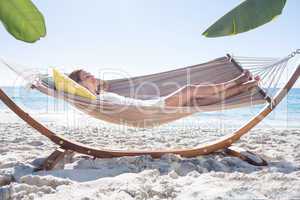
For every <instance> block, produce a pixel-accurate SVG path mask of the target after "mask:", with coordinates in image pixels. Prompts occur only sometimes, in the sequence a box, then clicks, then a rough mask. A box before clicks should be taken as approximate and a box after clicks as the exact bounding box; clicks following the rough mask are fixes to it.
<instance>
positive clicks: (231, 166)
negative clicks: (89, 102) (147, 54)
mask: <svg viewBox="0 0 300 200" xmlns="http://www.w3.org/2000/svg"><path fill="white" fill-rule="evenodd" d="M34 117H36V118H38V119H39V120H41V121H42V122H43V123H44V124H45V125H46V126H47V127H49V128H50V129H51V130H54V131H56V132H58V133H59V134H62V135H64V136H66V137H68V138H69V139H72V140H76V141H79V142H81V143H83V144H86V145H90V146H94V147H102V148H104V149H105V148H106V149H154V148H158V149H159V148H187V147H195V146H197V145H200V144H201V143H200V142H199V141H200V140H204V139H203V138H206V139H207V138H208V137H207V136H208V135H209V136H210V139H216V138H218V137H220V133H218V131H217V132H216V133H213V131H216V130H218V128H219V126H216V127H214V128H211V129H206V128H201V129H200V128H198V129H197V128H195V127H192V128H190V129H186V127H185V126H182V124H180V123H182V121H181V122H175V123H173V124H171V125H167V126H164V127H163V128H161V129H149V130H148V129H140V130H139V131H137V130H135V129H120V128H119V127H118V126H116V125H111V124H109V123H104V122H100V121H97V123H96V122H95V121H93V120H91V121H88V120H87V122H86V123H84V124H81V125H80V126H79V125H78V126H74V124H65V121H64V119H65V120H67V119H68V118H66V116H65V115H55V114H53V115H49V114H48V115H47V114H41V113H39V114H38V113H34ZM59 117H60V118H59ZM77 117H78V119H77V120H82V118H81V117H83V116H81V115H80V114H79V116H77ZM0 118H1V123H0V133H1V134H0V135H1V136H0V138H1V144H0V145H1V146H0V183H2V187H1V190H0V192H1V193H2V195H3V196H5V195H6V196H5V198H6V197H7V196H9V197H14V198H16V199H57V198H62V199H201V198H202V199H217V198H219V199H241V198H242V199H292V198H294V199H295V198H299V197H300V196H299V195H300V193H299V191H300V129H299V128H297V127H296V128H288V127H280V128H278V127H277V128H276V127H270V126H269V125H267V126H264V127H259V128H255V129H254V130H252V131H250V132H249V133H248V134H246V135H245V136H243V137H242V138H241V140H240V141H238V142H237V143H236V144H235V145H236V146H238V147H242V148H244V149H247V150H250V151H252V152H254V153H257V154H258V155H260V156H262V157H263V158H265V159H266V160H267V161H268V162H269V166H266V167H257V166H253V165H250V164H248V163H246V162H244V161H242V160H240V159H239V158H235V157H229V156H222V155H220V154H212V155H208V156H198V157H195V158H182V157H180V156H176V155H171V154H170V155H165V156H163V157H162V158H161V159H153V158H151V157H149V156H137V157H123V158H113V159H95V160H94V159H92V158H88V157H82V156H81V155H79V154H76V155H75V156H74V157H73V158H72V159H71V160H69V163H68V164H66V165H65V166H64V168H60V167H58V168H57V169H55V170H51V171H40V172H34V168H35V167H36V166H37V165H38V164H40V163H41V162H42V160H43V159H45V158H46V157H47V156H48V155H49V154H50V153H51V152H52V151H53V150H55V148H56V146H55V145H53V143H51V142H50V141H49V140H48V139H47V138H46V137H44V136H42V135H40V134H39V133H38V132H36V131H35V130H33V129H32V128H31V127H29V126H28V125H27V124H25V123H24V122H22V121H21V120H19V119H18V118H17V117H16V115H14V114H12V113H11V112H9V111H5V112H2V114H1V117H0ZM60 119H61V120H60ZM190 120H191V121H192V120H193V119H190ZM55 122H56V123H55ZM74 122H76V123H77V121H76V120H74ZM213 123H214V122H213ZM168 126H170V127H173V129H170V128H168ZM174 127H176V128H174ZM223 128H224V126H223ZM225 128H226V127H225ZM225 128H224V130H225ZM170 130H172V131H170ZM219 131H220V130H219ZM230 131H231V127H229V130H228V132H230ZM220 132H221V131H220ZM228 183H230V184H228ZM216 191H217V192H216ZM278 191H281V192H280V193H278Z"/></svg>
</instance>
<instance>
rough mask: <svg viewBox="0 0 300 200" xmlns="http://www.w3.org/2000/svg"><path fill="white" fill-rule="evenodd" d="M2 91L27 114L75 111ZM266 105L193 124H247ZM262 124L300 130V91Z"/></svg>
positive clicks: (30, 93)
mask: <svg viewBox="0 0 300 200" xmlns="http://www.w3.org/2000/svg"><path fill="white" fill-rule="evenodd" d="M1 88H2V89H3V90H4V91H5V92H6V94H8V96H9V97H10V98H11V99H13V100H14V102H15V103H17V104H18V105H19V106H20V107H21V108H23V109H24V110H25V111H26V112H28V113H34V114H52V115H53V114H57V115H59V114H63V113H65V112H69V111H70V110H74V108H73V107H71V106H70V105H68V104H67V103H66V102H63V101H62V100H57V99H54V98H52V97H49V96H46V95H44V94H42V93H40V92H38V91H36V90H32V89H27V88H24V87H1ZM263 106H264V105H258V106H251V107H247V108H239V109H232V110H226V111H218V112H204V113H198V114H195V115H193V117H192V118H191V120H190V121H191V122H192V123H194V122H198V121H204V120H207V119H209V120H212V119H214V120H219V121H221V122H224V123H239V122H241V123H244V122H246V121H248V120H249V119H251V117H253V116H255V114H257V113H258V112H259V111H260V109H262V108H263ZM8 112H10V111H9V109H8V108H7V107H6V105H5V104H4V103H3V102H1V101H0V114H1V113H8ZM229 119H230V120H229ZM263 122H264V124H265V125H267V126H269V127H281V128H300V88H294V89H292V90H291V91H290V92H289V94H288V95H287V96H286V98H285V99H284V100H283V101H282V102H281V103H280V105H279V106H277V107H276V109H275V110H274V111H273V112H272V113H271V114H270V115H269V116H268V117H267V118H266V119H264V120H263ZM194 124H195V123H194Z"/></svg>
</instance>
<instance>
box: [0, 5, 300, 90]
mask: <svg viewBox="0 0 300 200" xmlns="http://www.w3.org/2000/svg"><path fill="white" fill-rule="evenodd" d="M33 2H34V3H35V5H36V6H37V7H38V8H39V10H40V11H41V12H42V13H43V15H44V17H45V20H46V26H47V36H46V37H45V38H42V39H41V40H39V41H37V42H36V43H33V44H28V43H24V42H21V41H18V40H16V39H14V38H13V37H12V36H11V35H9V34H8V33H7V32H6V30H5V28H4V27H3V26H2V25H0V57H2V58H4V59H7V60H9V61H13V62H15V63H19V64H22V65H24V66H27V67H30V68H41V69H47V68H49V67H58V68H60V69H62V70H65V71H66V72H68V71H70V70H72V69H76V68H84V69H86V70H88V71H91V72H92V73H96V74H97V73H98V72H99V70H100V71H101V70H102V69H108V70H111V72H114V71H119V72H122V73H125V74H126V75H128V76H136V75H142V74H149V73H156V72H161V71H165V70H171V69H175V68H179V67H183V66H187V65H193V64H198V63H201V62H205V61H208V60H210V59H214V58H217V57H221V56H224V55H225V54H227V53H232V54H234V55H239V56H255V57H282V56H285V55H288V54H289V53H290V52H291V51H293V50H295V49H297V48H300V37H299V35H300V27H299V26H300V25H299V21H298V19H300V13H299V8H300V1H299V0H287V4H286V7H285V9H284V11H283V14H282V15H281V16H280V17H278V18H276V19H275V20H274V21H272V22H271V23H268V24H266V25H265V26H262V27H260V28H258V29H255V30H252V31H250V32H247V33H243V34H240V35H237V36H230V37H222V38H213V39H212V38H206V37H204V36H202V35H201V33H202V32H203V31H204V30H206V28H208V27H209V26H210V25H211V24H212V23H213V22H215V21H216V20H217V19H218V18H220V17H221V16H223V15H224V14H225V13H227V12H228V11H229V10H231V9H232V8H233V7H235V6H236V5H238V4H239V3H240V2H241V1H239V0H226V1H225V0H223V1H220V0H210V1H200V0H187V1H182V0H163V1H162V0H151V1H150V0H111V1H106V0H89V1H74V0H72V1H71V0H51V1H37V0H35V1H33ZM112 74H113V73H111V74H110V73H108V75H107V77H104V78H111V77H109V76H114V75H112ZM0 76H1V78H0V86H8V85H14V84H15V83H16V79H17V77H16V75H15V74H14V73H12V72H11V71H9V70H8V69H7V68H5V67H4V66H2V65H0ZM297 86H298V87H300V82H299V81H298V83H297Z"/></svg>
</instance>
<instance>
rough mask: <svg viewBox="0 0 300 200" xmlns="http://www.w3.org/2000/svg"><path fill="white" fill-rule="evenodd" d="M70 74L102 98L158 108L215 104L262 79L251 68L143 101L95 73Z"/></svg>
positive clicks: (253, 85) (80, 72) (75, 72)
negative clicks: (114, 90)
mask: <svg viewBox="0 0 300 200" xmlns="http://www.w3.org/2000/svg"><path fill="white" fill-rule="evenodd" d="M69 77H70V78H71V79H72V80H74V81H75V82H77V83H79V84H80V85H82V86H84V87H85V88H87V89H88V90H89V91H90V92H92V93H93V94H95V95H98V98H99V99H101V100H104V101H111V102H114V103H121V104H134V105H143V106H159V107H164V106H175V107H180V106H193V105H194V103H195V101H197V105H209V104H215V103H217V102H220V101H221V100H223V99H226V98H229V97H232V96H235V95H238V94H240V93H242V92H245V91H247V90H250V89H252V88H254V87H256V86H257V85H258V81H259V79H260V78H259V77H258V76H256V77H252V75H251V74H250V72H249V71H248V70H244V71H243V73H242V74H241V75H240V76H238V77H236V78H234V79H232V80H230V81H227V82H224V83H219V84H207V85H202V84H201V85H186V86H184V87H182V88H179V89H178V90H177V91H175V92H173V93H171V94H169V95H167V96H164V97H160V98H157V99H151V100H140V99H134V98H129V97H124V96H120V95H118V94H116V93H111V92H108V91H107V89H108V88H109V85H107V83H106V82H105V81H103V80H98V79H96V78H95V77H94V76H93V75H91V74H90V73H88V72H86V71H84V70H75V71H73V72H72V73H71V74H70V75H69Z"/></svg>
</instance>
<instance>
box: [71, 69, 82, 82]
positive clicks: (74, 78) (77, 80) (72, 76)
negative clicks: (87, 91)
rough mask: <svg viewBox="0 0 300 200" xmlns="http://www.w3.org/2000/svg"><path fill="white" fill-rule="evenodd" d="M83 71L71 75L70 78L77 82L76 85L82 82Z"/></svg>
mask: <svg viewBox="0 0 300 200" xmlns="http://www.w3.org/2000/svg"><path fill="white" fill-rule="evenodd" d="M81 71H82V69H77V70H74V71H73V72H72V73H71V74H69V78H70V79H72V80H73V81H75V82H76V83H79V82H80V81H81V79H80V72H81Z"/></svg>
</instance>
